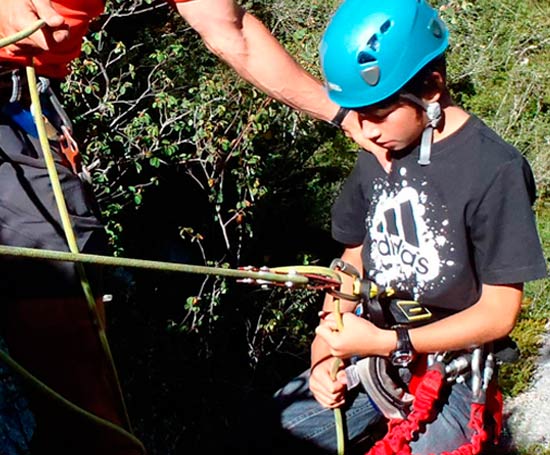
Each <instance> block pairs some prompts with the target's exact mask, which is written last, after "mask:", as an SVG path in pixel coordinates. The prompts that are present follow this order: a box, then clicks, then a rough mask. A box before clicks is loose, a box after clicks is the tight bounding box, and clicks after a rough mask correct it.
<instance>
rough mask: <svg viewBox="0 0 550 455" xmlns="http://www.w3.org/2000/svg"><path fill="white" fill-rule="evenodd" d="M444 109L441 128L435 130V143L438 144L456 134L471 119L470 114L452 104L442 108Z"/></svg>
mask: <svg viewBox="0 0 550 455" xmlns="http://www.w3.org/2000/svg"><path fill="white" fill-rule="evenodd" d="M442 109H443V118H442V120H441V123H440V125H439V127H438V128H437V129H435V130H434V138H433V142H434V143H437V142H439V141H441V140H443V139H445V138H447V137H449V136H450V135H452V134H454V133H456V132H457V131H458V130H459V129H460V128H462V126H463V125H464V124H465V123H466V122H467V121H468V119H469V118H470V114H468V113H467V112H466V111H465V110H464V109H462V108H460V107H458V106H455V105H454V104H452V103H448V104H447V105H446V106H442Z"/></svg>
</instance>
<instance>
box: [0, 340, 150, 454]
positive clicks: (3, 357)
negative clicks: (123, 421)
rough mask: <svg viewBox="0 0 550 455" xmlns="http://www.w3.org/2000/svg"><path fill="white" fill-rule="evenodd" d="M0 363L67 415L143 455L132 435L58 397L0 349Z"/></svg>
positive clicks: (137, 440) (143, 448) (58, 395)
mask: <svg viewBox="0 0 550 455" xmlns="http://www.w3.org/2000/svg"><path fill="white" fill-rule="evenodd" d="M0 361H2V362H3V363H5V364H6V365H7V366H8V367H10V368H11V369H12V370H13V371H14V372H15V373H17V374H18V375H19V377H21V378H22V379H23V381H24V382H25V383H26V384H27V385H29V386H30V387H32V388H33V389H35V390H36V391H38V392H39V393H41V394H44V395H46V396H48V397H49V398H52V399H54V400H55V402H56V403H58V404H59V405H61V407H63V408H64V409H65V410H66V411H68V412H69V413H72V414H76V415H77V416H81V417H84V418H85V419H86V420H87V421H88V422H91V423H92V424H93V425H97V426H100V427H104V428H107V429H108V430H110V431H113V432H114V433H116V434H118V435H119V436H122V437H123V438H124V439H126V440H128V441H130V442H131V443H132V445H134V446H136V448H138V449H139V450H141V451H142V452H143V453H145V447H144V446H143V444H142V443H141V441H140V440H139V439H137V438H136V437H135V436H134V435H133V434H131V433H129V432H128V431H126V430H125V429H124V428H122V427H120V426H119V425H116V424H114V423H113V422H111V421H109V420H106V419H103V418H101V417H98V416H96V415H95V414H92V413H91V412H89V411H87V410H85V409H83V408H81V407H80V406H77V405H75V404H74V403H73V402H71V401H69V400H67V399H66V398H65V397H64V396H62V395H60V394H59V393H57V392H56V391H55V390H53V389H52V388H50V387H48V386H47V385H46V384H44V383H43V382H42V381H40V380H39V379H38V378H37V377H36V376H34V375H33V374H31V373H30V372H29V371H28V370H26V369H25V368H23V367H22V366H21V365H19V364H18V363H17V362H16V361H15V360H13V359H12V358H11V357H10V356H9V355H8V354H7V353H5V352H4V351H2V350H1V349H0Z"/></svg>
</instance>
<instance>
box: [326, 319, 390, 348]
mask: <svg viewBox="0 0 550 455" xmlns="http://www.w3.org/2000/svg"><path fill="white" fill-rule="evenodd" d="M342 318H343V325H344V327H343V329H342V330H341V331H338V330H337V325H336V320H335V318H334V314H333V313H328V314H327V315H326V316H324V317H323V318H322V319H321V322H320V324H319V326H318V327H317V328H316V329H315V332H316V334H317V335H318V336H320V337H321V338H322V339H323V340H324V341H325V342H326V343H327V344H328V346H329V348H330V354H331V355H333V356H335V357H339V358H341V359H349V358H350V357H353V356H359V357H366V356H368V355H387V354H388V353H389V351H391V350H392V349H393V347H394V346H393V345H392V340H391V332H390V331H385V330H381V329H379V328H378V327H376V326H375V325H374V324H373V323H372V322H370V321H367V320H366V319H363V318H361V317H359V316H356V315H355V314H353V313H344V314H343V315H342Z"/></svg>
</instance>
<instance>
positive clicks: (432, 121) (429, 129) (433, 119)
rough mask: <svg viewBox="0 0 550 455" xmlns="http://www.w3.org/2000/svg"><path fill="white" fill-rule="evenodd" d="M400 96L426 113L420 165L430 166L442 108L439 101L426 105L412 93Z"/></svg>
mask: <svg viewBox="0 0 550 455" xmlns="http://www.w3.org/2000/svg"><path fill="white" fill-rule="evenodd" d="M400 96H401V98H405V99H408V100H409V101H412V102H413V103H415V104H417V105H418V106H420V107H421V108H422V109H424V111H426V115H427V117H428V123H427V124H426V126H425V127H424V131H422V138H421V139H420V153H419V155H418V164H420V165H421V166H427V165H428V164H430V155H431V153H432V142H433V130H434V128H437V125H439V122H440V121H441V106H440V105H439V103H438V102H437V101H435V102H433V103H426V102H424V101H423V100H421V99H420V98H419V97H418V96H415V95H413V94H411V93H403V94H401V95H400Z"/></svg>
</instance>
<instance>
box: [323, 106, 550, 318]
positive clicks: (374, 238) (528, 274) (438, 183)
mask: <svg viewBox="0 0 550 455" xmlns="http://www.w3.org/2000/svg"><path fill="white" fill-rule="evenodd" d="M417 159H418V147H417V148H415V149H413V150H411V151H410V153H403V154H402V155H401V156H397V157H394V158H393V161H392V170H391V172H390V173H389V174H387V173H386V172H385V171H384V170H383V169H382V167H381V166H380V164H379V163H378V161H377V160H376V158H375V157H374V156H373V155H371V154H370V153H367V152H360V153H359V157H358V160H357V163H356V165H355V168H354V169H353V171H352V173H351V174H350V176H349V177H348V179H347V180H346V182H345V183H344V186H343V188H342V192H341V194H340V195H339V197H338V199H337V201H336V202H335V204H334V206H333V208H332V234H333V237H334V238H335V239H336V240H337V241H339V242H341V243H343V244H345V245H347V246H357V245H361V244H363V256H362V259H363V267H364V269H365V273H366V275H367V276H368V277H369V278H370V279H372V280H373V281H375V282H376V283H377V284H378V285H379V286H391V287H393V288H395V289H399V290H403V291H408V292H410V293H411V294H412V295H413V296H414V297H415V298H417V299H419V301H421V302H422V303H423V304H425V305H427V306H430V307H439V308H440V309H442V310H451V311H458V310H462V309H464V308H467V307H469V306H471V305H473V304H474V303H475V302H476V301H477V300H478V299H479V297H480V293H481V284H482V283H486V284H507V283H520V282H525V281H530V280H535V279H539V278H542V277H544V276H545V275H546V264H545V259H544V256H543V254H542V249H541V246H540V241H539V237H538V234H537V229H536V225H535V220H534V214H533V211H532V204H533V202H534V200H535V184H534V180H533V175H532V172H531V169H530V167H529V164H528V163H527V161H526V160H525V159H524V158H523V157H522V155H521V154H520V153H519V152H518V151H517V150H516V149H515V148H514V147H512V146H511V145H509V144H507V143H506V142H504V141H503V140H502V139H501V138H500V137H499V136H498V135H497V134H496V133H495V132H493V131H492V130H491V129H489V128H488V127H487V126H486V125H485V124H484V123H483V122H482V121H481V120H479V119H478V118H476V117H474V116H471V117H470V118H469V119H468V120H467V122H466V123H465V124H464V125H463V126H462V127H461V128H460V129H459V130H458V131H457V132H455V133H454V134H452V135H451V136H449V137H447V138H445V139H443V140H441V141H439V142H437V143H435V144H433V145H432V155H431V164H429V165H428V166H420V165H419V164H418V163H417Z"/></svg>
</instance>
